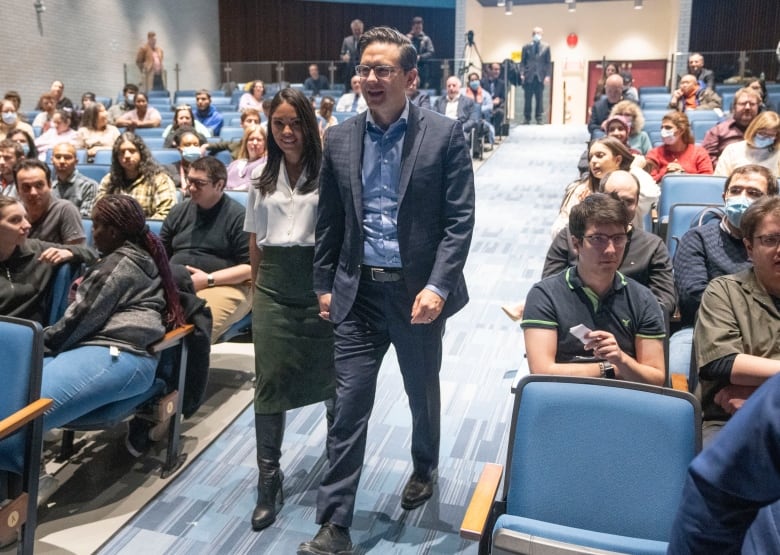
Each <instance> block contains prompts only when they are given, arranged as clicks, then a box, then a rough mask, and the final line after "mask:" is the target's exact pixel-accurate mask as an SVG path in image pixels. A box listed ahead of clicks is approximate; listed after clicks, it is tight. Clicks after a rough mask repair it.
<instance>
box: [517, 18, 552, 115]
mask: <svg viewBox="0 0 780 555" xmlns="http://www.w3.org/2000/svg"><path fill="white" fill-rule="evenodd" d="M550 60H551V59H550V45H549V44H547V43H546V42H542V28H541V27H534V30H533V33H532V34H531V42H529V43H528V44H526V45H525V46H523V57H522V59H521V60H520V77H521V79H522V81H523V90H524V91H525V107H524V111H523V116H524V117H525V120H524V121H523V123H525V124H528V123H531V100H532V99H533V100H534V101H535V102H536V107H535V110H534V117H535V118H536V123H538V124H539V125H542V124H543V123H544V120H543V119H542V112H543V109H542V108H543V106H542V93H543V92H544V86H545V85H547V84H549V83H550V70H551V68H552V64H551V61H550Z"/></svg>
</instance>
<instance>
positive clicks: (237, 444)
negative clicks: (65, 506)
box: [100, 126, 587, 555]
mask: <svg viewBox="0 0 780 555" xmlns="http://www.w3.org/2000/svg"><path fill="white" fill-rule="evenodd" d="M586 140H587V132H586V130H585V127H584V126H519V127H515V128H513V129H512V130H511V134H510V137H508V138H507V139H505V140H504V142H503V143H502V144H501V145H500V146H499V147H498V148H497V149H496V151H495V152H493V153H492V155H491V156H490V158H489V159H488V160H487V161H486V162H485V163H484V164H483V165H482V166H481V167H480V168H479V170H478V172H477V175H476V191H477V196H476V198H477V204H476V206H477V218H476V219H477V223H476V229H475V232H474V240H473V242H472V247H471V253H470V255H469V259H468V263H467V265H466V280H467V283H468V287H469V292H470V295H471V301H470V303H469V304H468V305H467V306H466V308H464V309H463V310H462V311H461V312H460V313H458V314H457V315H455V316H454V317H453V318H451V319H450V320H449V321H448V323H447V333H446V335H445V340H444V362H443V365H442V371H441V384H442V387H441V390H442V419H441V420H442V434H441V437H442V445H441V461H440V465H439V476H440V478H439V485H438V487H437V488H436V490H435V493H434V496H433V498H432V499H431V500H430V501H429V502H428V503H427V504H426V505H424V506H423V507H422V508H420V509H417V510H415V511H409V512H407V511H404V510H402V509H401V507H400V494H401V490H402V488H403V486H404V484H405V482H406V480H407V478H408V476H409V475H410V474H411V470H412V469H411V461H410V455H409V446H410V439H411V418H410V414H409V408H408V404H407V401H406V397H405V394H404V391H403V385H402V381H401V376H400V372H399V370H398V365H397V363H396V361H395V354H394V353H388V355H387V356H386V357H385V362H384V364H383V366H382V370H381V371H380V374H379V381H378V387H377V398H376V403H375V405H374V412H373V414H372V418H371V423H370V425H369V435H368V450H367V454H366V462H365V466H364V469H363V474H362V479H361V484H360V489H359V490H358V497H357V507H356V513H355V520H354V524H353V527H352V529H351V534H352V541H353V543H354V544H355V553H356V554H359V553H377V554H382V555H385V554H390V553H396V554H403V555H406V554H422V553H442V554H454V553H468V554H475V553H476V552H477V545H476V544H475V543H473V542H469V541H465V540H461V539H460V538H459V536H458V527H459V525H460V521H461V519H462V517H463V513H464V511H465V507H466V504H467V503H468V500H469V495H470V494H471V491H472V490H473V487H474V485H475V483H476V481H477V479H478V477H479V474H480V472H481V470H482V466H483V464H484V463H485V462H499V463H502V464H503V463H504V462H505V456H506V445H507V441H508V437H509V420H510V418H511V413H512V399H511V396H510V391H509V388H510V386H511V383H512V381H513V380H514V379H515V377H516V375H517V373H518V370H517V369H518V368H520V367H522V364H523V351H524V349H523V342H522V333H521V332H520V328H519V327H518V325H517V324H516V323H513V322H511V321H510V320H509V319H508V318H507V317H506V316H504V314H503V313H502V312H501V310H500V306H501V305H502V304H505V303H511V302H517V301H520V300H522V299H524V298H525V295H526V293H527V292H528V289H529V288H530V287H531V285H532V284H533V283H535V282H536V281H537V280H538V279H539V276H540V274H541V268H542V264H543V262H544V255H545V253H546V251H547V247H548V245H549V243H550V232H549V230H550V225H551V224H552V221H553V219H554V218H555V216H556V214H557V211H558V207H559V205H560V201H561V198H562V196H563V190H564V188H565V186H566V185H567V184H568V183H569V182H570V181H572V179H574V178H575V177H576V174H577V171H576V164H577V160H578V159H579V156H580V154H581V153H582V151H583V149H584V148H585V141H586ZM324 446H325V419H324V408H323V407H322V406H321V405H315V406H310V407H305V408H302V409H297V410H294V411H291V412H289V413H288V417H287V430H286V433H285V439H284V446H283V448H282V451H283V457H282V461H281V463H282V468H283V470H284V472H285V482H284V492H285V505H284V507H283V508H282V510H281V512H280V514H279V517H278V518H277V521H276V522H275V523H274V525H272V526H271V527H269V528H267V529H266V530H264V531H262V532H260V533H255V532H252V531H251V529H250V525H249V516H250V514H251V512H252V509H253V508H254V504H255V495H256V493H255V491H256V490H255V487H256V483H257V468H256V464H255V445H254V417H253V414H252V409H251V407H250V408H249V409H248V410H247V411H246V412H244V413H243V414H242V415H241V416H240V417H239V418H238V419H237V420H236V421H235V422H234V423H233V424H231V425H230V426H229V427H228V428H227V429H226V430H225V431H224V433H223V434H222V435H221V436H220V438H219V439H218V440H217V441H215V442H214V444H213V445H212V446H211V447H209V448H208V449H207V450H206V451H204V453H203V454H202V455H201V456H200V457H199V458H198V460H196V461H194V462H193V463H192V464H191V465H190V467H189V468H187V469H186V470H185V471H184V472H183V473H182V474H181V475H180V476H178V477H177V478H176V479H175V481H174V482H173V483H172V484H171V485H170V486H169V487H168V488H166V489H165V490H164V491H163V492H162V493H161V494H160V495H159V496H158V497H157V498H156V499H155V500H154V501H153V502H151V503H150V504H149V505H148V506H147V507H146V508H145V509H144V510H143V511H141V512H140V513H139V514H138V515H137V516H136V517H135V518H134V519H133V520H132V521H131V522H130V524H128V525H127V526H126V527H124V528H123V529H122V530H121V531H120V532H119V533H118V534H117V535H116V536H115V537H114V538H113V539H112V540H111V541H110V542H108V544H106V545H105V546H104V548H103V549H102V550H101V551H100V553H101V554H105V555H109V554H111V555H113V554H125V553H127V554H129V553H146V554H156V553H166V554H168V553H182V554H185V553H186V554H188V555H189V554H195V553H203V554H206V553H208V554H211V553H231V554H240V553H253V554H261V553H268V554H285V555H286V554H290V553H295V550H296V548H297V546H298V544H299V543H300V542H302V541H306V540H308V539H310V538H311V537H312V535H313V534H314V533H315V532H316V531H317V529H318V526H317V525H316V524H315V523H314V513H315V510H314V506H315V498H316V491H317V486H318V484H319V480H320V476H321V473H322V470H323V467H324V465H325V456H324Z"/></svg>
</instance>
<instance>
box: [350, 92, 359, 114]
mask: <svg viewBox="0 0 780 555" xmlns="http://www.w3.org/2000/svg"><path fill="white" fill-rule="evenodd" d="M358 100H360V97H359V96H358V95H355V100H353V101H352V111H353V112H357V103H358Z"/></svg>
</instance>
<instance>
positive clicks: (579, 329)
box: [569, 324, 591, 345]
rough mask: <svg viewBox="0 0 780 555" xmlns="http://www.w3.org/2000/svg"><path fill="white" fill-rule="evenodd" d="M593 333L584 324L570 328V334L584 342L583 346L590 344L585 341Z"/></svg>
mask: <svg viewBox="0 0 780 555" xmlns="http://www.w3.org/2000/svg"><path fill="white" fill-rule="evenodd" d="M590 332H591V329H590V328H589V327H588V326H585V325H583V324H577V325H576V326H572V327H570V328H569V333H571V334H572V335H573V336H574V337H576V338H577V339H579V340H580V341H582V344H583V345H586V344H587V343H588V340H587V339H585V336H586V335H588V334H589V333H590Z"/></svg>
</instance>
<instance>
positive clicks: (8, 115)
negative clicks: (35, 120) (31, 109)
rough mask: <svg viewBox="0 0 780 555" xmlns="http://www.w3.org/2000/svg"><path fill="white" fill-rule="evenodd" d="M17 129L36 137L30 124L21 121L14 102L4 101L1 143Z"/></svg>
mask: <svg viewBox="0 0 780 555" xmlns="http://www.w3.org/2000/svg"><path fill="white" fill-rule="evenodd" d="M16 129H21V130H22V131H24V132H25V133H27V134H28V135H30V136H32V137H34V136H35V133H34V132H33V128H32V127H31V126H30V124H29V123H26V122H24V121H21V120H20V119H19V114H18V112H17V111H16V106H15V105H14V103H13V101H11V100H7V99H6V100H3V101H2V102H0V141H2V140H3V139H5V138H6V137H7V136H8V135H9V134H10V133H11V131H14V130H16Z"/></svg>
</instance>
